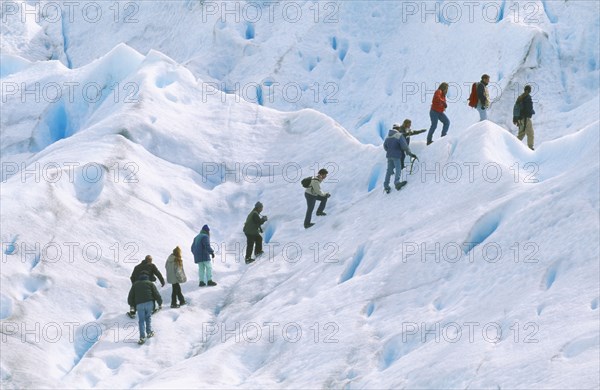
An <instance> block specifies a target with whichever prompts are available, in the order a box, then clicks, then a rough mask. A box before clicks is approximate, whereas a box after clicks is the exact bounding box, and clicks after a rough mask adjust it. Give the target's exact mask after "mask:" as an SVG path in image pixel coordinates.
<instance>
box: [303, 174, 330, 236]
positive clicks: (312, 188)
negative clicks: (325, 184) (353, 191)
mask: <svg viewBox="0 0 600 390" xmlns="http://www.w3.org/2000/svg"><path fill="white" fill-rule="evenodd" d="M328 173H329V172H328V171H327V169H325V168H322V169H319V172H318V175H317V176H315V177H313V178H312V180H311V181H310V185H309V186H308V188H306V191H304V197H305V198H306V216H305V217H304V228H305V229H308V228H309V227H311V226H313V225H314V223H312V222H310V220H311V219H312V212H313V210H314V209H315V204H316V203H317V200H318V201H320V203H319V208H317V216H319V217H321V216H325V215H327V214H325V206H326V205H327V199H329V197H330V196H331V194H330V193H329V192H323V191H321V182H322V181H323V180H325V178H326V177H327V174H328Z"/></svg>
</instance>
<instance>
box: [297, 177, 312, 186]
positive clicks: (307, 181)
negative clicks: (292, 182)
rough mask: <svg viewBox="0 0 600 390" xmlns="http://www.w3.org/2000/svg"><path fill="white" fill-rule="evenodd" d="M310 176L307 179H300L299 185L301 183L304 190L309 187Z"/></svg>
mask: <svg viewBox="0 0 600 390" xmlns="http://www.w3.org/2000/svg"><path fill="white" fill-rule="evenodd" d="M312 179H313V178H312V176H309V177H305V178H304V179H302V181H301V182H300V183H302V187H304V188H308V187H310V183H312Z"/></svg>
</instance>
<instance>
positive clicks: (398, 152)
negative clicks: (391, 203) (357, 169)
mask: <svg viewBox="0 0 600 390" xmlns="http://www.w3.org/2000/svg"><path fill="white" fill-rule="evenodd" d="M411 123H412V122H411V121H410V119H405V120H404V122H403V124H402V126H398V125H394V126H393V128H392V130H390V131H389V132H388V136H387V138H386V139H385V141H384V142H383V149H384V150H385V152H386V155H385V157H386V158H387V171H386V173H385V179H384V181H383V190H384V191H385V192H386V193H388V194H389V193H390V191H391V188H390V179H391V177H392V173H394V174H395V175H394V186H395V187H396V190H398V191H399V190H400V189H401V188H402V187H403V186H404V185H406V181H400V173H401V172H402V169H403V168H404V165H403V160H404V155H405V154H407V155H409V156H410V157H412V158H415V159H416V158H417V156H416V155H415V154H414V153H412V152H411V151H410V148H409V147H408V141H407V139H406V136H405V134H404V133H405V132H408V131H410V126H411ZM396 129H403V131H402V132H400V131H398V130H396Z"/></svg>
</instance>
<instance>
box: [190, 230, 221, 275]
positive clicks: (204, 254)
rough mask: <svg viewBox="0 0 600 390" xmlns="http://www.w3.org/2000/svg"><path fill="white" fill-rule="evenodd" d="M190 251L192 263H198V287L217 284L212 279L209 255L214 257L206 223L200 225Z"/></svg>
mask: <svg viewBox="0 0 600 390" xmlns="http://www.w3.org/2000/svg"><path fill="white" fill-rule="evenodd" d="M192 253H193V254H194V263H196V264H198V279H199V280H200V282H199V283H198V287H204V286H216V285H217V284H216V283H215V282H213V280H212V264H211V261H210V257H212V258H213V259H214V258H215V251H213V249H212V248H211V246H210V228H209V227H208V225H204V226H202V230H200V233H199V234H198V235H197V236H196V237H195V238H194V242H193V243H192ZM209 256H210V257H209ZM205 280H206V282H205Z"/></svg>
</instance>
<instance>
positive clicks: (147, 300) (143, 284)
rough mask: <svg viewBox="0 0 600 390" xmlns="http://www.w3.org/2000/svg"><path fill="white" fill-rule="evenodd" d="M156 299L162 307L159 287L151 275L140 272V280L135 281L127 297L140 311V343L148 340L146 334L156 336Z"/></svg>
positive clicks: (130, 303) (128, 301)
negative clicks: (153, 318)
mask: <svg viewBox="0 0 600 390" xmlns="http://www.w3.org/2000/svg"><path fill="white" fill-rule="evenodd" d="M154 301H156V302H158V306H159V309H160V308H161V307H162V298H161V296H160V294H159V293H158V289H157V288H156V286H155V285H154V283H152V282H151V281H150V277H149V276H148V274H147V273H146V272H142V273H140V276H139V277H138V280H137V281H136V282H135V283H133V286H131V289H130V290H129V296H128V297H127V303H129V305H130V306H135V307H136V309H137V313H138V325H139V329H140V340H139V341H138V343H139V344H143V343H144V342H145V341H146V335H147V336H148V337H152V336H154V332H153V331H152V311H153V308H154Z"/></svg>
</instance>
